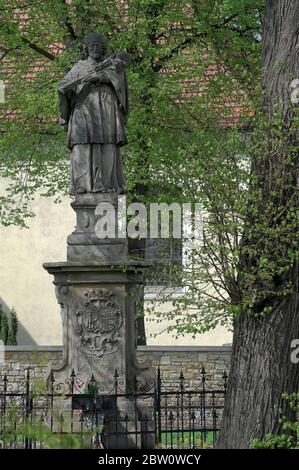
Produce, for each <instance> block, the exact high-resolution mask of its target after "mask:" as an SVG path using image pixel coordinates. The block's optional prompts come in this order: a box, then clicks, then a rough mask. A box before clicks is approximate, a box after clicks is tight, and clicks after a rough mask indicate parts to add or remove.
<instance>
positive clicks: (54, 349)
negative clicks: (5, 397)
mask: <svg viewBox="0 0 299 470" xmlns="http://www.w3.org/2000/svg"><path fill="white" fill-rule="evenodd" d="M230 355H231V346H229V345H228V346H139V347H138V358H139V360H140V361H141V362H143V361H146V360H148V361H150V362H151V364H152V365H153V366H154V367H155V368H157V367H158V366H160V369H161V378H162V380H163V381H166V382H169V383H170V384H176V383H177V382H178V380H179V376H180V373H181V371H182V372H183V375H184V378H185V379H186V380H188V381H189V382H190V386H191V387H196V386H197V385H198V384H199V383H200V380H201V377H202V374H201V368H202V366H203V365H204V366H205V368H206V381H207V382H206V383H207V385H209V386H213V387H216V386H217V385H221V384H222V376H223V372H224V371H227V372H228V370H229V363H230ZM61 357H62V347H60V346H36V347H32V346H7V347H6V348H5V351H4V360H3V358H2V361H0V393H1V388H2V383H1V382H2V380H3V375H4V373H5V372H6V373H7V377H8V382H9V383H15V384H16V385H17V384H18V383H22V382H24V378H25V371H26V369H27V368H28V367H30V368H31V372H30V375H31V377H35V378H41V377H43V376H44V374H45V372H46V370H47V365H48V362H49V361H55V362H56V361H59V360H60V359H61Z"/></svg>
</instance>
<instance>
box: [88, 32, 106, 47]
mask: <svg viewBox="0 0 299 470" xmlns="http://www.w3.org/2000/svg"><path fill="white" fill-rule="evenodd" d="M92 42H100V43H102V44H105V43H106V38H105V36H103V34H99V33H91V34H89V35H88V36H86V38H85V40H84V44H85V46H88V44H91V43H92Z"/></svg>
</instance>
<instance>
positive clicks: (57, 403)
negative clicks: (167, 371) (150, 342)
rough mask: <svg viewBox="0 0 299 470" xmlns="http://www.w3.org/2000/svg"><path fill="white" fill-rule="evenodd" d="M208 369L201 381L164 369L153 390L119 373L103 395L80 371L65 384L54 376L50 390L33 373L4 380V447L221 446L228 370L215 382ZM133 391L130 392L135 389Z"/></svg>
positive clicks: (0, 393) (0, 407)
mask: <svg viewBox="0 0 299 470" xmlns="http://www.w3.org/2000/svg"><path fill="white" fill-rule="evenodd" d="M209 379H210V378H209V376H208V374H207V371H206V369H205V368H204V367H202V368H201V371H200V377H198V379H197V380H195V381H188V380H185V377H184V375H183V373H182V372H181V374H180V376H179V377H178V378H176V379H173V380H171V381H169V380H168V381H166V380H164V379H163V378H162V374H161V370H160V369H158V371H157V376H156V378H155V380H153V382H152V384H151V386H150V387H147V391H146V392H143V391H142V385H140V384H139V383H138V381H137V380H134V383H133V384H128V383H126V387H125V388H126V392H124V391H123V388H124V379H123V378H121V377H120V376H119V374H118V372H117V371H115V374H114V378H113V382H112V384H111V390H110V391H109V393H107V390H105V393H103V389H102V388H101V384H99V383H97V382H96V381H95V379H94V377H93V376H92V377H91V378H90V381H89V382H88V383H87V384H84V383H83V382H82V381H81V380H80V378H79V377H77V376H76V374H75V372H74V371H73V372H72V374H71V376H70V377H69V378H68V379H67V380H66V381H65V383H64V384H58V383H56V382H55V376H54V374H52V375H51V376H50V380H49V381H48V385H47V389H45V388H43V384H42V383H41V382H40V381H38V380H36V379H34V377H32V376H31V371H30V369H27V370H26V373H25V380H24V382H22V383H19V384H18V385H17V386H16V384H14V383H11V382H10V381H9V378H8V376H7V375H6V374H5V375H4V376H3V377H2V378H1V381H0V448H26V449H32V448H59V447H62V448H107V449H108V448H110V449H112V448H122V449H124V448H143V449H146V448H154V447H155V448H171V449H174V448H176V449H184V448H186V449H196V448H205V447H213V446H214V445H215V442H216V439H217V434H218V431H219V427H220V423H221V418H222V411H223V406H224V400H225V395H226V390H227V374H226V372H224V373H223V375H222V379H221V381H220V384H219V385H218V384H217V385H215V384H211V381H210V380H209ZM128 390H130V391H129V392H128Z"/></svg>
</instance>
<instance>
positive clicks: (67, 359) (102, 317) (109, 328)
mask: <svg viewBox="0 0 299 470" xmlns="http://www.w3.org/2000/svg"><path fill="white" fill-rule="evenodd" d="M44 268H45V269H46V270H47V271H48V272H49V273H50V274H52V275H54V285H55V287H56V296H57V300H58V302H59V304H60V305H61V314H62V324H63V340H64V354H63V360H62V362H61V364H60V365H59V366H55V367H54V366H51V367H50V369H51V371H53V372H55V380H56V382H57V381H58V382H60V383H65V382H66V381H67V380H68V379H69V378H70V376H71V373H72V370H74V371H75V373H76V375H77V376H78V377H79V378H80V380H81V381H82V382H86V381H89V380H90V377H91V375H92V374H93V375H94V377H95V379H96V381H97V382H98V383H99V385H100V389H101V392H103V393H110V391H111V390H113V374H114V372H115V370H117V371H118V373H119V376H120V383H122V388H123V390H124V392H129V391H130V388H131V384H132V379H133V378H134V377H136V378H137V380H138V381H139V382H141V383H143V382H144V386H145V387H146V382H147V378H150V368H148V366H147V365H138V363H137V359H136V347H137V342H136V338H137V330H136V317H137V313H138V309H139V308H140V305H141V304H140V302H141V300H142V296H143V275H142V269H141V267H140V265H138V263H133V262H131V263H129V262H127V263H124V264H122V265H120V264H113V263H111V264H110V265H107V264H104V263H103V264H99V263H94V264H92V263H90V264H82V263H78V262H77V263H76V262H65V263H63V262H62V263H45V264H44ZM49 372H50V371H49Z"/></svg>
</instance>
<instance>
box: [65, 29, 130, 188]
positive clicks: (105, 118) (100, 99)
mask: <svg viewBox="0 0 299 470" xmlns="http://www.w3.org/2000/svg"><path fill="white" fill-rule="evenodd" d="M85 48H86V52H87V54H88V58H87V59H86V60H80V61H79V62H78V63H77V64H75V65H74V67H73V68H72V69H71V70H70V71H69V72H68V73H67V75H66V76H65V77H64V78H63V80H62V81H61V82H60V83H59V87H58V93H59V110H60V122H61V124H62V125H63V126H64V127H65V128H66V129H67V145H68V147H69V148H70V150H71V166H72V172H71V184H70V194H72V195H76V194H82V193H94V192H117V193H118V194H120V193H122V192H124V189H125V180H124V176H123V171H122V165H121V157H120V148H121V147H122V146H123V145H126V144H127V137H126V132H125V124H126V121H127V116H128V87H127V80H126V74H125V67H126V65H127V63H128V62H129V60H130V55H129V54H128V53H126V52H124V53H122V54H118V55H117V54H114V55H112V56H110V57H108V58H105V53H106V40H105V37H104V36H102V35H101V34H97V33H93V34H90V35H89V36H87V37H86V39H85Z"/></svg>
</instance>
